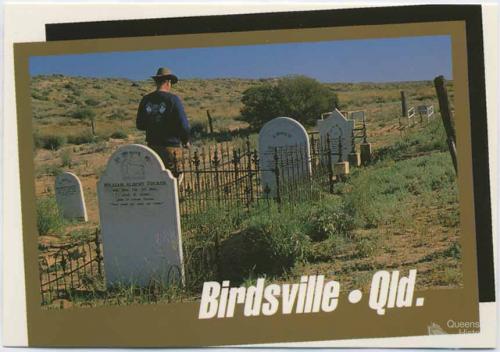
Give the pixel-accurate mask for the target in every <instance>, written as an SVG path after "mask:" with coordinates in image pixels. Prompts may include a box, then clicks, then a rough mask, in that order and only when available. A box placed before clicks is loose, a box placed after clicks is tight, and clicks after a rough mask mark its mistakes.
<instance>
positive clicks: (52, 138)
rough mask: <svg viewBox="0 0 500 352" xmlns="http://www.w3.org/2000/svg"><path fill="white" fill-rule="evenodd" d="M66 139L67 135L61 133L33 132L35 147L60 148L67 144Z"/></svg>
mask: <svg viewBox="0 0 500 352" xmlns="http://www.w3.org/2000/svg"><path fill="white" fill-rule="evenodd" d="M66 141H67V140H66V137H65V136H61V135H53V134H50V135H40V134H38V133H34V134H33V142H34V145H35V148H43V149H48V150H58V149H59V148H61V147H62V146H63V145H64V144H66Z"/></svg>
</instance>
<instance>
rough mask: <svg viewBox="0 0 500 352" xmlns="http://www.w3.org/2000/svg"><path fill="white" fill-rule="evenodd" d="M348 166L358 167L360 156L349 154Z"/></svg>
mask: <svg viewBox="0 0 500 352" xmlns="http://www.w3.org/2000/svg"><path fill="white" fill-rule="evenodd" d="M348 160H349V165H351V166H354V167H358V166H360V165H361V155H360V153H349V159H348Z"/></svg>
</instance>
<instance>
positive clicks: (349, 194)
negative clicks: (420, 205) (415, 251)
mask: <svg viewBox="0 0 500 352" xmlns="http://www.w3.org/2000/svg"><path fill="white" fill-rule="evenodd" d="M345 187H348V188H349V189H346V191H345V192H343V196H342V197H343V198H344V201H345V204H346V207H347V209H348V211H349V212H350V213H351V214H353V215H354V218H355V223H356V226H358V227H365V228H373V227H377V226H378V225H383V224H388V223H390V222H391V221H394V220H395V219H401V218H404V217H405V216H406V215H407V214H406V213H407V211H408V209H409V207H411V202H410V201H411V199H412V197H421V196H422V195H430V196H431V197H432V198H433V199H435V200H436V202H440V203H439V204H445V203H446V202H449V201H450V200H451V201H456V199H457V189H456V176H455V171H454V169H453V164H452V162H451V158H450V156H449V154H448V153H447V152H444V153H434V154H431V155H428V156H421V157H416V158H412V159H408V160H402V161H399V162H394V161H390V160H387V161H384V162H379V163H377V164H375V165H373V166H372V167H369V168H364V169H363V171H362V172H358V173H353V174H352V176H351V178H350V179H349V180H348V183H347V184H346V185H345Z"/></svg>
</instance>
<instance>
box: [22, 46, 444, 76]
mask: <svg viewBox="0 0 500 352" xmlns="http://www.w3.org/2000/svg"><path fill="white" fill-rule="evenodd" d="M160 66H166V67H169V68H170V69H171V70H172V71H173V72H174V73H175V74H177V76H178V77H179V79H181V80H182V79H189V78H228V77H238V78H268V77H279V76H284V75H290V74H303V75H307V76H310V77H313V78H316V79H318V80H320V81H322V82H388V81H415V80H431V79H433V78H434V77H436V76H438V75H444V76H445V77H446V78H447V79H452V74H451V71H452V67H451V41H450V37H448V36H427V37H405V38H390V39H364V40H345V41H327V42H307V43H286V44H269V45H251V46H232V47H212V48H190V49H170V50H153V51H133V52H110V53H89V54H79V55H58V56H38V57H32V58H31V59H30V73H31V75H39V74H54V73H59V74H64V75H71V76H86V77H120V78H129V79H133V80H142V79H146V78H149V76H151V75H152V74H154V73H155V71H156V69H157V68H158V67H160Z"/></svg>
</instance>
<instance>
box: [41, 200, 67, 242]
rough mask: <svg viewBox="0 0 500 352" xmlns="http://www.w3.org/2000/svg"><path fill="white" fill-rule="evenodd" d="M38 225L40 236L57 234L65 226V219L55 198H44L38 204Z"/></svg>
mask: <svg viewBox="0 0 500 352" xmlns="http://www.w3.org/2000/svg"><path fill="white" fill-rule="evenodd" d="M36 223H37V228H38V234H39V235H40V236H44V235H48V234H55V233H57V232H58V231H59V230H60V229H61V228H62V227H63V226H64V223H65V221H64V219H63V217H62V216H61V214H60V212H59V209H58V208H57V204H56V200H55V199H54V198H42V199H39V200H37V202H36Z"/></svg>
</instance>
